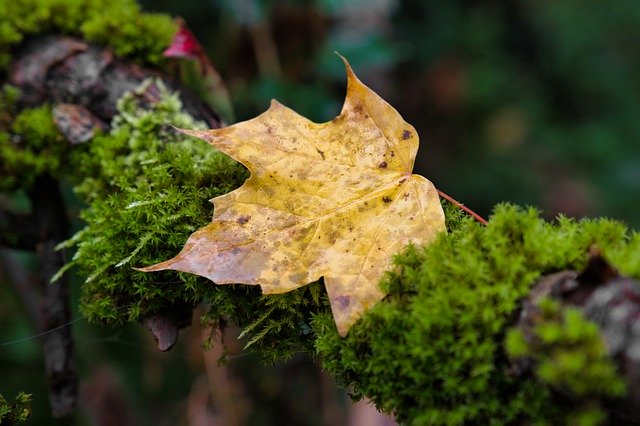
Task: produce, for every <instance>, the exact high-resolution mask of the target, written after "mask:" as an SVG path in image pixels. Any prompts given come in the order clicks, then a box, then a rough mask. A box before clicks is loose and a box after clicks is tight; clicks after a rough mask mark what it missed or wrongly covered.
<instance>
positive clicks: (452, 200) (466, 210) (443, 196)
mask: <svg viewBox="0 0 640 426" xmlns="http://www.w3.org/2000/svg"><path fill="white" fill-rule="evenodd" d="M436 191H438V195H439V196H441V197H442V198H444V199H445V200H447V201H449V202H450V203H452V204H454V205H455V206H457V207H459V208H460V209H462V210H464V211H465V212H466V213H467V214H469V215H471V217H473V218H474V219H475V220H477V221H478V222H480V223H481V224H483V225H484V226H487V220H486V219H484V218H483V217H482V216H480V215H479V214H478V213H476V212H474V211H473V210H471V209H470V208H469V207H466V206H465V205H464V204H462V203H461V202H459V201H457V200H455V199H454V198H453V197H451V196H450V195H447V194H445V193H444V192H442V191H440V190H439V189H436Z"/></svg>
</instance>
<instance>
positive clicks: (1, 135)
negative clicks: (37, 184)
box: [0, 105, 70, 190]
mask: <svg viewBox="0 0 640 426" xmlns="http://www.w3.org/2000/svg"><path fill="white" fill-rule="evenodd" d="M69 151H70V150H69V145H68V143H67V142H66V141H65V139H64V138H63V137H62V135H61V134H60V133H59V132H58V129H57V128H56V126H55V125H54V123H53V118H52V115H51V106H49V105H42V106H40V107H37V108H32V109H25V110H23V111H22V112H20V114H18V115H17V116H16V117H15V120H14V121H13V123H12V124H11V129H10V133H9V132H0V171H2V173H1V176H2V178H0V190H12V189H16V188H17V186H20V187H22V188H28V187H30V186H31V185H32V183H33V181H34V179H35V177H36V176H37V175H40V174H44V173H49V174H51V175H52V176H57V175H58V172H59V169H60V165H61V164H64V163H65V161H66V159H67V157H68V152H69Z"/></svg>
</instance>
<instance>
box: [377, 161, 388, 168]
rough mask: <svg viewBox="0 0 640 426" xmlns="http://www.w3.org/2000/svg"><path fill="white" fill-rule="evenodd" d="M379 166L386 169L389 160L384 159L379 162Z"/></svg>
mask: <svg viewBox="0 0 640 426" xmlns="http://www.w3.org/2000/svg"><path fill="white" fill-rule="evenodd" d="M378 167H379V168H381V169H386V168H387V162H386V161H383V162H382V163H380V164H378Z"/></svg>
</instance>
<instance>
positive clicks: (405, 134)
mask: <svg viewBox="0 0 640 426" xmlns="http://www.w3.org/2000/svg"><path fill="white" fill-rule="evenodd" d="M410 137H411V132H410V131H408V130H405V131H404V132H402V140H403V141H406V140H407V139H409V138H410Z"/></svg>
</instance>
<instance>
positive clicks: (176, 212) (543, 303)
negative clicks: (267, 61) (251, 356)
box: [0, 0, 640, 424]
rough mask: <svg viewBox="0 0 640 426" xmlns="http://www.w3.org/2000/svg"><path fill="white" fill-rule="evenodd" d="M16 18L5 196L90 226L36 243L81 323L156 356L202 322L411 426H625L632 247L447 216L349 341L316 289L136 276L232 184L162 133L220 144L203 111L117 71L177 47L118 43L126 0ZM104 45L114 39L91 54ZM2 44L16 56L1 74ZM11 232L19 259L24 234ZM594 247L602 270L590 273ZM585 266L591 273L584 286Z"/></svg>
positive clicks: (453, 213) (511, 214) (400, 259)
mask: <svg viewBox="0 0 640 426" xmlns="http://www.w3.org/2000/svg"><path fill="white" fill-rule="evenodd" d="M24 3H25V5H27V6H30V7H34V8H36V9H37V10H38V11H40V13H35V14H29V15H28V16H27V15H26V14H25V13H24V10H22V9H20V10H21V12H14V13H15V15H12V16H6V17H4V18H5V19H6V20H7V21H5V20H3V21H2V22H11V25H10V28H11V31H14V32H15V34H18V35H17V36H12V35H11V34H13V33H12V32H9V33H8V34H9V36H6V35H5V39H0V53H1V54H0V59H2V58H3V59H2V60H3V61H4V65H5V66H6V67H7V68H5V69H6V70H10V71H8V72H6V73H5V74H4V76H5V78H4V82H5V83H10V87H6V88H5V89H4V92H3V95H2V96H1V97H0V101H2V102H0V107H1V108H0V126H1V128H0V131H1V132H0V158H1V159H2V162H1V163H0V169H1V170H2V172H3V173H2V177H3V178H2V180H1V181H0V189H2V190H3V191H5V192H12V191H17V190H23V191H28V192H29V191H31V192H30V193H31V194H33V197H32V199H33V200H34V202H33V205H32V208H33V209H36V210H40V209H42V208H43V207H41V206H40V205H39V204H38V203H37V202H36V201H37V199H39V198H38V197H36V196H35V195H36V194H37V191H41V190H42V188H44V186H43V185H42V182H43V179H44V178H47V179H50V181H48V185H53V186H55V187H56V188H57V185H58V183H59V182H62V181H70V182H72V183H73V184H74V187H75V191H76V193H77V194H78V196H79V197H80V198H81V199H82V201H83V202H84V203H85V204H86V208H85V209H83V210H82V212H81V213H80V217H81V218H82V219H83V220H84V221H85V223H86V226H85V227H84V229H82V230H81V231H80V232H79V233H77V234H75V235H74V236H68V235H66V234H65V235H60V234H57V233H56V234H55V235H54V236H53V237H52V236H51V235H49V234H47V232H49V231H50V229H49V230H48V231H46V232H45V233H44V236H43V237H42V238H43V239H42V241H46V242H47V245H46V250H47V253H49V254H51V255H52V256H54V251H53V249H52V244H53V242H54V241H55V243H56V244H58V243H59V244H58V249H65V248H66V249H73V250H75V255H74V256H73V258H72V259H71V260H70V261H69V262H68V263H67V264H65V265H64V266H62V265H58V266H62V268H61V269H60V270H59V271H58V272H57V273H56V274H55V277H53V278H54V280H56V279H61V277H63V276H64V274H65V273H67V271H69V270H70V269H73V270H74V271H75V273H78V274H79V275H81V276H82V277H83V279H84V283H83V285H82V289H81V293H82V294H81V307H80V309H81V311H82V313H83V315H84V316H85V317H86V318H88V319H89V320H91V321H95V322H102V323H108V324H111V325H122V324H124V323H126V322H130V321H141V322H143V323H145V325H146V326H147V327H148V328H150V329H151V330H152V332H153V333H154V335H155V336H156V337H157V338H158V346H159V347H161V348H163V349H168V348H169V347H170V346H171V345H172V344H173V342H175V338H176V336H177V328H178V327H179V326H182V325H185V324H186V323H187V322H188V319H189V318H190V312H191V308H192V307H193V306H194V305H196V304H204V305H205V307H206V313H205V316H204V321H205V322H207V323H209V324H213V325H214V326H216V327H223V326H224V325H225V324H227V323H229V322H231V323H234V324H237V325H239V326H240V327H241V328H242V329H243V332H242V338H243V339H244V342H245V345H246V347H247V348H248V349H249V350H253V351H255V352H257V353H259V354H260V355H261V356H262V358H263V360H264V361H265V362H277V361H280V360H284V359H287V358H289V357H291V356H292V355H293V354H295V353H297V352H306V353H308V354H310V355H311V356H313V357H315V358H316V359H317V360H318V361H319V362H320V363H321V364H322V366H323V367H324V368H325V369H326V370H327V371H329V372H330V373H331V374H332V375H333V377H334V378H335V379H336V380H337V381H338V382H339V383H340V384H341V385H343V386H345V387H348V388H349V389H351V390H352V392H353V394H354V397H356V398H357V397H360V396H367V397H369V398H371V399H372V400H373V401H374V402H375V403H376V405H377V407H378V408H380V409H381V410H384V411H386V412H390V413H395V414H396V416H397V418H398V419H399V420H400V421H402V422H404V423H407V424H465V423H466V424H485V423H501V424H508V423H511V424H522V423H538V424H549V423H566V422H569V420H570V419H578V420H579V422H580V424H597V423H598V422H602V421H603V420H604V419H605V418H608V419H609V420H610V421H619V420H622V421H629V420H638V413H637V410H636V408H635V407H637V406H638V405H640V396H639V395H640V393H639V392H637V384H636V383H635V381H634V380H635V379H634V377H636V376H637V371H638V365H637V363H636V353H637V352H638V351H637V350H636V347H637V345H638V338H637V337H636V334H635V332H634V331H633V330H635V329H636V328H638V326H637V321H636V319H637V317H638V316H636V315H635V313H637V309H638V302H637V301H638V300H640V296H639V295H638V284H637V282H636V281H634V279H638V278H640V256H638V253H640V236H639V235H638V234H637V233H635V232H632V231H630V230H628V229H627V228H625V226H623V225H622V224H621V223H618V222H616V221H611V220H605V219H599V220H583V221H574V220H571V219H568V218H565V217H560V218H558V219H557V220H556V221H555V222H553V223H549V222H546V221H544V220H542V219H541V218H540V215H539V212H538V211H536V210H534V209H523V208H519V207H516V206H512V205H500V206H497V207H496V208H495V211H494V213H493V215H492V216H491V218H490V219H489V221H488V224H487V226H482V225H480V224H478V223H477V222H476V221H474V220H473V219H472V218H470V217H468V216H466V215H465V214H464V212H462V211H461V210H460V209H459V208H457V207H456V206H454V205H452V204H450V203H448V202H446V201H443V207H444V209H445V213H446V217H447V227H448V231H449V232H448V233H447V234H446V235H445V234H443V235H441V236H440V237H439V238H438V239H437V241H436V242H435V243H433V244H432V245H430V246H428V247H415V246H412V247H408V248H407V249H406V250H405V251H404V252H403V253H399V254H398V255H397V257H396V261H395V262H396V263H395V264H396V267H395V269H394V270H393V271H389V273H388V274H387V275H386V277H385V279H384V280H383V282H382V283H381V285H382V286H384V288H385V289H386V290H387V292H388V296H387V297H386V299H385V300H383V301H382V302H381V303H379V304H378V305H376V306H375V307H374V308H373V309H371V310H370V311H369V312H368V313H367V314H366V315H365V316H364V317H363V318H362V319H361V320H360V321H359V322H358V323H357V324H356V325H354V326H353V328H352V329H351V330H350V331H349V333H348V335H347V337H346V338H341V337H340V336H339V335H338V333H337V331H336V329H335V326H334V323H333V319H332V318H331V312H330V308H329V304H328V301H327V297H326V294H325V291H324V287H323V283H322V282H321V281H320V282H317V283H314V284H311V285H309V286H306V287H304V288H301V289H299V290H296V291H293V292H290V293H287V294H282V295H275V296H269V297H265V296H262V295H261V294H259V292H258V291H257V290H256V289H255V288H253V287H249V286H240V285H229V286H215V285H212V284H211V283H210V282H207V281H206V280H204V279H201V278H197V277H194V276H190V275H187V274H180V273H173V272H165V273H162V274H154V275H148V274H144V273H140V272H137V271H136V270H134V269H133V267H135V266H139V265H149V264H153V263H156V262H158V261H161V260H164V259H166V258H169V257H171V256H172V255H174V254H175V253H177V251H178V250H179V248H180V247H181V246H182V244H183V243H184V241H185V239H186V237H187V236H188V235H189V234H190V233H192V232H193V231H194V230H196V229H198V228H200V227H202V226H203V225H205V224H206V223H207V222H208V221H209V220H210V218H211V214H212V206H211V205H210V203H209V202H208V200H209V199H211V198H213V197H214V196H217V195H221V194H224V193H227V192H229V191H231V190H233V189H234V188H236V187H238V186H239V185H240V184H242V182H243V181H244V180H245V179H246V177H247V173H246V171H245V170H244V168H243V167H242V166H240V165H239V164H237V163H236V162H234V161H233V160H231V159H229V158H228V157H226V156H224V155H223V154H221V153H219V152H216V151H215V150H212V149H210V148H209V147H208V146H206V145H205V144H204V143H202V142H201V141H198V140H195V139H191V138H188V137H185V136H183V135H180V134H178V133H176V132H175V131H174V129H173V128H172V127H171V126H172V125H173V126H177V127H185V128H205V127H214V126H217V125H219V121H218V120H217V118H216V116H215V114H214V113H213V112H211V111H210V110H209V109H207V108H206V107H205V106H204V105H203V104H202V103H201V102H200V101H197V100H196V98H195V97H193V96H191V95H189V94H188V92H187V91H186V90H183V89H182V88H180V87H179V86H178V85H176V84H175V83H172V82H171V80H170V79H168V78H164V77H162V73H161V71H158V70H155V71H151V70H146V69H143V68H141V67H140V66H139V65H134V64H133V63H131V62H127V61H125V60H123V59H119V56H120V55H132V56H136V57H137V59H138V60H139V61H142V62H145V61H146V63H147V64H148V63H149V61H151V62H152V63H156V64H157V63H158V61H159V52H160V50H159V49H160V48H161V47H164V46H166V44H168V38H166V37H165V36H166V35H167V34H169V33H170V32H171V31H174V30H175V28H174V27H173V26H172V25H170V21H167V20H166V18H161V17H153V18H151V17H146V18H144V19H142V18H141V19H142V21H143V22H146V24H143V25H142V28H143V29H142V30H141V29H139V28H138V29H137V31H146V30H144V28H147V26H148V25H152V26H154V30H153V31H150V32H149V33H148V34H145V36H144V37H139V38H135V37H133V35H132V34H133V31H134V30H133V29H132V28H131V27H130V26H124V27H121V26H119V25H118V24H117V23H116V22H115V21H111V19H115V18H113V17H120V18H121V19H124V18H123V16H125V17H126V19H130V15H128V14H131V13H138V14H139V13H140V12H139V10H137V9H136V8H135V7H134V6H132V3H130V2H116V3H117V4H119V5H120V6H121V9H122V10H121V11H118V12H117V13H116V12H114V14H113V16H111V15H109V14H107V15H106V16H110V17H109V18H106V17H105V18H104V19H103V20H101V19H100V18H99V17H98V16H97V15H96V12H95V11H96V10H97V9H95V5H94V2H88V1H87V2H86V4H84V3H83V2H82V1H78V2H76V3H78V4H79V5H83V7H85V6H86V10H84V12H82V11H80V10H79V9H76V8H74V7H72V6H69V4H66V3H65V4H64V8H66V9H65V12H64V13H66V14H68V16H67V18H66V19H67V20H61V19H59V15H52V12H51V11H52V10H54V9H55V8H56V7H62V4H59V2H56V1H53V0H51V1H48V2H36V3H38V4H37V5H34V4H31V3H30V2H24ZM98 3H101V2H95V4H98ZM73 4H75V3H73ZM27 6H25V7H27ZM78 8H80V6H78ZM18 9H19V8H18ZM55 10H58V9H55ZM3 13H8V12H3ZM101 13H102V12H101ZM136 16H137V15H136ZM145 16H146V15H145ZM0 17H2V16H0ZM74 19H75V21H74ZM68 22H76V24H77V25H75V26H72V25H70V24H68ZM44 23H47V24H46V25H44ZM155 24H158V25H155ZM36 27H38V28H40V27H42V28H45V29H51V30H55V31H56V32H61V33H64V34H71V35H74V36H83V37H85V39H82V40H81V39H71V38H67V37H58V36H48V37H45V38H34V39H32V41H31V42H29V43H25V44H22V45H19V44H18V43H20V42H22V39H23V38H24V37H26V36H27V35H29V36H32V35H35V34H36V32H37V29H36ZM78 28H80V31H79V32H78V30H77V29H78ZM110 31H115V32H116V35H115V36H114V37H113V38H112V39H111V38H104V37H103V38H101V36H100V34H102V36H104V34H105V33H108V32H110ZM160 32H162V34H160ZM165 33H166V34H165ZM145 38H148V39H149V40H148V41H146V42H142V41H140V40H139V39H145ZM87 40H90V41H95V42H103V43H110V44H112V46H111V49H108V48H105V47H102V46H100V47H97V46H95V45H92V44H90V43H89V42H88V41H87ZM163 43H166V44H165V45H163ZM9 46H11V47H13V48H15V49H16V50H15V51H16V52H18V54H17V55H15V56H11V57H10V56H7V55H9V49H8V47H9ZM2 49H4V50H2ZM3 55H4V56H3ZM36 59H37V60H36ZM89 70H91V71H89ZM61 103H64V104H66V105H67V106H62V107H61V106H60V104H61ZM69 104H72V105H75V107H73V108H69V107H68V105H69ZM87 123H88V124H87ZM84 124H86V126H84ZM83 126H84V127H83ZM87 129H88V130H87ZM80 131H85V133H82V136H81V137H79V138H77V139H76V136H77V135H78V132H80ZM85 134H88V137H86V138H85ZM82 140H86V142H84V143H75V144H74V143H70V142H74V141H76V142H77V141H82ZM52 182H53V183H52ZM52 190H53V189H52ZM56 190H57V189H56ZM39 206H40V207H39ZM3 214H4V215H5V217H15V219H16V220H19V219H20V216H17V215H15V214H14V213H8V212H7V213H3ZM60 214H62V213H60ZM11 215H13V216H11ZM31 215H32V216H31V217H36V215H37V212H36V211H35V210H34V211H32V212H31ZM24 232H25V235H18V236H16V237H15V238H13V241H16V243H14V244H25V243H24V240H25V239H27V240H28V235H26V233H27V232H32V230H31V231H30V230H28V228H25V229H24ZM43 232H44V231H43ZM29 235H31V234H29ZM65 239H66V241H65V242H61V241H62V240H65ZM8 241H9V239H5V238H3V244H5V243H7V242H8ZM38 241H39V242H42V241H41V240H38ZM34 247H35V245H34ZM593 247H597V248H598V250H599V252H600V255H599V256H598V257H594V256H591V257H590V255H589V252H590V250H591V249H592V248H593ZM55 253H57V252H55ZM55 256H57V255H55ZM596 258H597V259H606V263H605V264H601V266H600V269H597V268H596V272H597V273H594V270H593V264H594V262H596V261H595V260H594V259H596ZM56 259H58V258H57V257H56ZM590 259H591V261H590ZM56 262H57V260H56ZM590 262H591V263H590ZM603 262H604V260H603ZM45 263H46V262H45ZM46 264H47V265H49V266H50V267H52V264H49V263H46ZM604 265H606V266H604ZM614 269H615V273H614V272H611V271H613V270H614ZM572 271H573V272H572ZM559 272H561V273H562V275H561V276H557V275H554V276H553V278H549V277H548V275H549V274H554V273H559ZM51 275H52V273H51V269H49V270H48V271H47V273H46V274H43V276H46V279H47V280H48V279H49V278H50V277H51ZM543 289H544V290H543ZM61 291H63V290H61ZM542 296H544V297H542ZM603 301H604V302H603ZM620 306H624V307H625V308H624V312H622V311H620V312H618V311H616V309H618V308H619V307H620ZM519 318H520V321H518V319H519ZM171 327H174V328H171Z"/></svg>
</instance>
